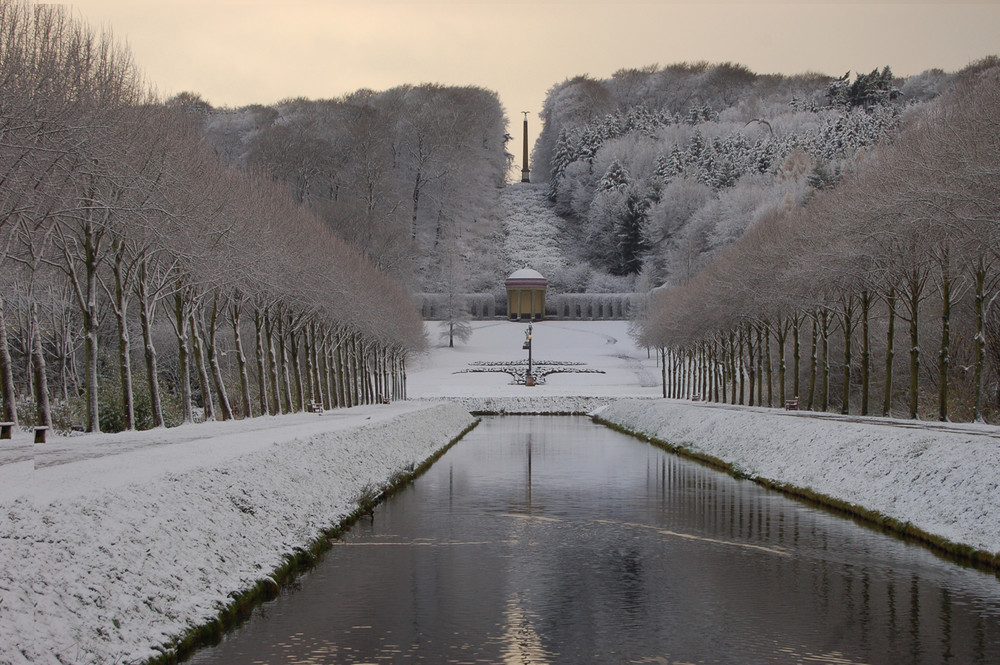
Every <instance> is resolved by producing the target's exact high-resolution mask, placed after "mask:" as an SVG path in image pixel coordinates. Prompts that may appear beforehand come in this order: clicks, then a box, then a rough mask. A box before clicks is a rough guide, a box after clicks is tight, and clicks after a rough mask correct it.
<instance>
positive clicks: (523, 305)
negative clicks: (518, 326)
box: [504, 268, 549, 321]
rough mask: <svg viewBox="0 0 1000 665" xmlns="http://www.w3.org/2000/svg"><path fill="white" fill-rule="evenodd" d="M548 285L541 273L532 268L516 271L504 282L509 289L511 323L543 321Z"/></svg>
mask: <svg viewBox="0 0 1000 665" xmlns="http://www.w3.org/2000/svg"><path fill="white" fill-rule="evenodd" d="M548 284H549V283H548V280H546V279H545V278H544V277H542V274H541V273H540V272H538V271H536V270H532V269H531V268H521V269H520V270H517V271H515V272H514V273H513V274H512V275H511V276H510V277H508V278H507V281H505V282H504V286H505V287H507V318H508V319H510V320H511V321H519V320H524V319H527V320H529V321H540V320H541V319H543V318H544V317H545V289H546V287H548Z"/></svg>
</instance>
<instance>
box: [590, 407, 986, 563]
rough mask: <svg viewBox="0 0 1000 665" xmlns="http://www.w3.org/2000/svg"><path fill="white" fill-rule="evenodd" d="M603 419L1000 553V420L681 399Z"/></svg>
mask: <svg viewBox="0 0 1000 665" xmlns="http://www.w3.org/2000/svg"><path fill="white" fill-rule="evenodd" d="M599 417H600V419H601V420H604V421H607V422H609V423H612V424H614V425H616V426H618V427H621V428H622V429H625V430H628V431H630V432H633V433H636V434H639V435H642V436H646V437H650V438H653V439H657V440H659V441H663V442H664V443H667V444H669V445H672V446H676V447H679V448H684V449H687V450H689V451H691V452H692V453H695V454H697V455H703V456H708V457H713V458H716V459H718V460H721V461H723V462H725V463H727V464H729V465H731V466H732V467H734V468H735V469H736V470H738V471H740V472H742V473H745V474H747V475H748V476H750V477H753V478H758V479H761V480H765V481H768V482H771V483H774V484H778V485H787V486H793V487H795V488H800V489H804V490H810V491H811V492H813V493H816V494H819V495H822V496H824V497H828V498H831V499H833V500H834V501H836V502H842V503H844V504H848V505H853V506H857V507H860V508H861V509H864V510H866V511H871V512H875V513H878V514H880V515H883V516H885V517H887V518H890V519H891V520H895V521H896V522H897V523H899V524H907V523H908V524H910V525H912V526H913V527H915V528H916V529H918V530H919V531H921V532H923V533H924V534H929V535H930V536H933V537H937V538H941V539H944V540H946V541H948V542H950V543H953V544H958V545H963V546H967V547H970V548H972V549H974V550H978V551H982V552H986V553H989V554H992V555H994V556H997V557H1000V518H998V517H997V515H996V513H995V507H996V506H997V505H1000V445H998V443H997V440H996V438H994V437H995V435H996V434H997V431H996V428H988V430H987V429H982V430H977V429H976V428H969V429H968V431H945V430H942V429H940V428H933V427H928V428H910V427H905V426H897V425H893V424H892V423H891V422H889V421H882V420H878V421H876V420H874V419H873V420H872V421H871V422H851V421H848V420H842V419H823V418H813V417H809V416H808V415H806V414H802V415H797V414H796V415H793V414H785V413H784V412H774V411H766V410H757V409H738V410H736V409H729V408H726V407H723V406H717V405H708V404H692V403H690V402H679V401H674V400H657V401H648V400H647V401H637V400H624V401H616V402H614V403H612V404H610V405H609V406H608V407H606V408H605V409H603V410H601V411H600V413H599Z"/></svg>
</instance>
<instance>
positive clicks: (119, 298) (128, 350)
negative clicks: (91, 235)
mask: <svg viewBox="0 0 1000 665" xmlns="http://www.w3.org/2000/svg"><path fill="white" fill-rule="evenodd" d="M122 251H123V250H122V249H121V248H120V247H119V248H118V249H117V250H116V251H115V260H114V264H113V271H114V277H115V292H114V306H113V307H112V308H111V309H112V310H114V313H115V322H116V324H117V326H118V371H119V375H120V380H121V391H122V416H123V417H124V420H125V429H126V430H133V429H135V391H134V390H133V389H132V340H131V339H130V338H129V334H128V290H127V288H126V284H125V276H124V274H123V266H122V262H123V258H122Z"/></svg>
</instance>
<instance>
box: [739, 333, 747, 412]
mask: <svg viewBox="0 0 1000 665" xmlns="http://www.w3.org/2000/svg"><path fill="white" fill-rule="evenodd" d="M738 332H739V338H738V340H739V348H738V350H737V357H738V358H739V372H740V404H741V405H742V404H746V400H745V399H744V398H745V397H746V394H745V393H746V377H747V373H746V369H745V368H746V365H745V363H744V361H743V326H740V328H739V331H738Z"/></svg>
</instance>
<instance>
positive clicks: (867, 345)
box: [861, 291, 871, 416]
mask: <svg viewBox="0 0 1000 665" xmlns="http://www.w3.org/2000/svg"><path fill="white" fill-rule="evenodd" d="M870 312H871V294H869V293H868V291H862V292H861V415H862V416H867V415H868V412H869V408H868V403H869V401H870V392H871V329H870V327H869V321H868V318H869V314H870Z"/></svg>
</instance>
